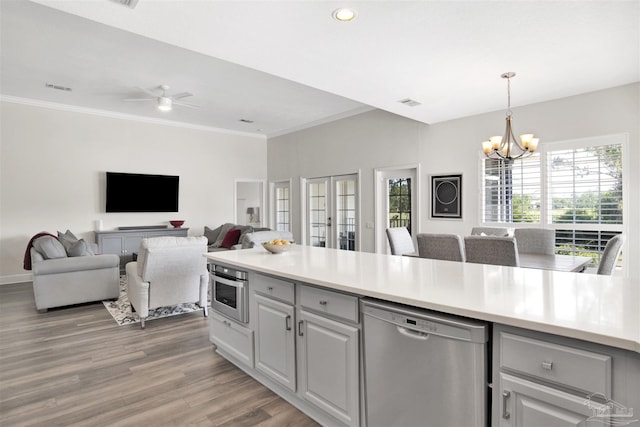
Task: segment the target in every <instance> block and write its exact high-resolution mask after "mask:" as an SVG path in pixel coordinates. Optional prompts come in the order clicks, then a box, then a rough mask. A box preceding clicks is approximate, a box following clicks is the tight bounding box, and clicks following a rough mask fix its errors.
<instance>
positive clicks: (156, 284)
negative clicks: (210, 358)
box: [126, 236, 209, 329]
mask: <svg viewBox="0 0 640 427" xmlns="http://www.w3.org/2000/svg"><path fill="white" fill-rule="evenodd" d="M206 253H207V238H206V237H204V236H201V237H175V236H165V237H153V238H146V239H142V242H141V243H140V250H139V252H138V260H137V261H134V262H129V263H127V265H126V271H127V296H128V297H129V301H130V302H131V305H132V308H134V309H135V310H136V311H137V312H138V315H139V316H140V326H141V327H142V328H143V329H144V327H145V319H146V318H147V317H148V316H149V309H152V308H158V307H168V306H173V305H178V304H182V303H197V304H198V305H199V306H200V307H202V310H203V312H204V315H205V316H207V314H208V313H207V287H208V285H209V276H208V273H207V259H206V258H205V257H204V254H206Z"/></svg>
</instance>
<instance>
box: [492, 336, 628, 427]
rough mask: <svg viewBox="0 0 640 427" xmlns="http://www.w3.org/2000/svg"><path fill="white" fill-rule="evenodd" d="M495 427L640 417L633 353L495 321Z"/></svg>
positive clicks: (533, 426) (611, 421) (605, 422)
mask: <svg viewBox="0 0 640 427" xmlns="http://www.w3.org/2000/svg"><path fill="white" fill-rule="evenodd" d="M493 355H494V365H493V366H494V377H493V383H494V387H493V390H494V395H493V411H492V420H493V421H492V425H493V426H494V427H536V426H584V425H591V424H593V425H596V424H599V425H609V424H616V423H617V424H619V423H620V422H621V421H624V422H626V423H628V422H629V421H635V420H637V419H638V416H637V415H635V416H634V415H633V411H634V410H633V408H635V407H637V405H638V404H639V403H640V370H639V369H638V365H637V363H638V361H639V360H640V356H639V355H638V354H637V353H635V352H629V351H625V350H621V349H616V348H611V347H607V346H603V345H599V344H594V343H587V342H584V341H580V340H575V339H571V338H563V337H559V336H555V335H550V334H544V333H540V332H534V331H527V330H522V329H518V328H513V327H508V326H504V325H494V342H493Z"/></svg>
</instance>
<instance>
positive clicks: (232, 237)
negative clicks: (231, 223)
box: [220, 228, 241, 249]
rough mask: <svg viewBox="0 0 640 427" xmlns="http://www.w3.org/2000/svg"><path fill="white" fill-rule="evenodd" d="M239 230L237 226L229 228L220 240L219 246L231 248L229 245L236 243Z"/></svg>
mask: <svg viewBox="0 0 640 427" xmlns="http://www.w3.org/2000/svg"><path fill="white" fill-rule="evenodd" d="M240 233H241V230H240V229H238V228H234V229H231V230H229V231H228V232H227V234H226V235H225V236H224V239H223V240H222V244H221V245H220V247H221V248H226V249H231V247H232V246H233V245H235V244H237V243H238V239H239V238H240Z"/></svg>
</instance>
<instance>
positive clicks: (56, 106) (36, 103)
mask: <svg viewBox="0 0 640 427" xmlns="http://www.w3.org/2000/svg"><path fill="white" fill-rule="evenodd" d="M0 101H2V102H10V103H13V104H22V105H29V106H32V107H41V108H48V109H52V110H60V111H70V112H73V113H80V114H91V115H94V116H101V117H109V118H112V119H121V120H130V121H134V122H141V123H150V124H155V125H164V126H173V127H180V128H185V129H194V130H202V131H205V132H215V133H224V134H229V135H239V136H249V137H252V138H260V139H263V140H265V141H266V140H267V137H266V135H263V134H260V133H252V132H241V131H235V130H230V129H223V128H217V127H213V126H202V125H195V124H191V123H185V122H178V121H174V120H166V119H156V118H152V117H144V116H136V115H134V114H124V113H116V112H114V111H107V110H98V109H95V108H87V107H78V106H76V105H68V104H60V103H57V102H49V101H41V100H37V99H30V98H21V97H17V96H10V95H2V94H0Z"/></svg>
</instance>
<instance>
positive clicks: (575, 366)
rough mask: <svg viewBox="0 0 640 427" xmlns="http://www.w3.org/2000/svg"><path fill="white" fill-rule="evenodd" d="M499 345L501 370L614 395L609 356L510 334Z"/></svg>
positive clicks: (504, 336)
mask: <svg viewBox="0 0 640 427" xmlns="http://www.w3.org/2000/svg"><path fill="white" fill-rule="evenodd" d="M500 341H501V342H500V344H501V346H500V347H501V355H500V367H501V368H507V369H511V370H514V371H518V372H522V373H524V374H528V375H531V376H534V377H537V378H541V379H544V380H547V381H553V382H555V383H558V384H562V385H566V386H569V387H572V388H575V389H578V390H583V391H586V392H600V393H604V394H605V395H606V396H610V395H611V357H610V356H605V355H602V354H597V353H592V352H589V351H585V350H580V349H576V348H572V347H567V346H563V345H558V344H552V343H548V342H545V341H539V340H536V339H532V338H525V337H521V336H518V335H512V334H508V333H501V334H500Z"/></svg>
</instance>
